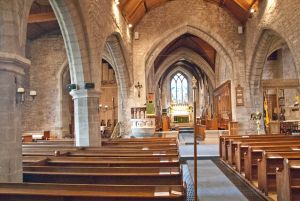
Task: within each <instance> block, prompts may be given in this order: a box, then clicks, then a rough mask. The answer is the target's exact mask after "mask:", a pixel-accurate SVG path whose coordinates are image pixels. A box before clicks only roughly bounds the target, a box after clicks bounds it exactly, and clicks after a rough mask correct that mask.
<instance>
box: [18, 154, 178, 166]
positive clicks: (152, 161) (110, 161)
mask: <svg viewBox="0 0 300 201" xmlns="http://www.w3.org/2000/svg"><path fill="white" fill-rule="evenodd" d="M23 164H24V165H35V164H43V165H49V166H68V167H69V166H73V167H90V166H93V167H179V159H178V157H156V156H155V157H47V158H44V157H39V156H23Z"/></svg>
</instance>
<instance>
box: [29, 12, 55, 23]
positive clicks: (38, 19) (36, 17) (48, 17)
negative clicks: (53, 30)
mask: <svg viewBox="0 0 300 201" xmlns="http://www.w3.org/2000/svg"><path fill="white" fill-rule="evenodd" d="M56 20H57V19H56V17H55V14H54V13H53V12H47V13H36V14H30V15H29V17H28V23H29V24H32V23H42V22H53V21H56Z"/></svg>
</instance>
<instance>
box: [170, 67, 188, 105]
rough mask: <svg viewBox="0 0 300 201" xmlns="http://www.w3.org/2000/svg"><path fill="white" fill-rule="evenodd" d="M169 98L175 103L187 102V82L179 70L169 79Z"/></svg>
mask: <svg viewBox="0 0 300 201" xmlns="http://www.w3.org/2000/svg"><path fill="white" fill-rule="evenodd" d="M171 99H172V102H173V103H177V104H181V103H188V82H187V79H186V77H185V76H184V75H183V74H182V73H181V72H177V73H176V74H175V75H174V76H173V77H172V79H171Z"/></svg>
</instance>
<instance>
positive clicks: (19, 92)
mask: <svg viewBox="0 0 300 201" xmlns="http://www.w3.org/2000/svg"><path fill="white" fill-rule="evenodd" d="M24 101H25V89H24V88H23V87H19V88H18V89H17V95H16V103H23V102H24Z"/></svg>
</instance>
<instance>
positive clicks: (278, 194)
mask: <svg viewBox="0 0 300 201" xmlns="http://www.w3.org/2000/svg"><path fill="white" fill-rule="evenodd" d="M219 146H220V158H221V160H222V161H223V162H224V163H225V164H227V165H229V166H230V167H231V168H232V169H234V170H235V171H236V172H237V173H238V174H239V175H240V176H241V177H242V178H244V179H246V180H247V181H248V182H249V183H250V184H252V185H253V186H255V187H256V188H257V189H258V190H259V191H260V192H261V193H263V194H265V195H266V196H268V197H269V198H270V199H271V200H278V201H297V200H300V137H298V136H286V135H279V134H278V135H243V136H228V135H227V136H225V135H223V136H220V144H219Z"/></svg>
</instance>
